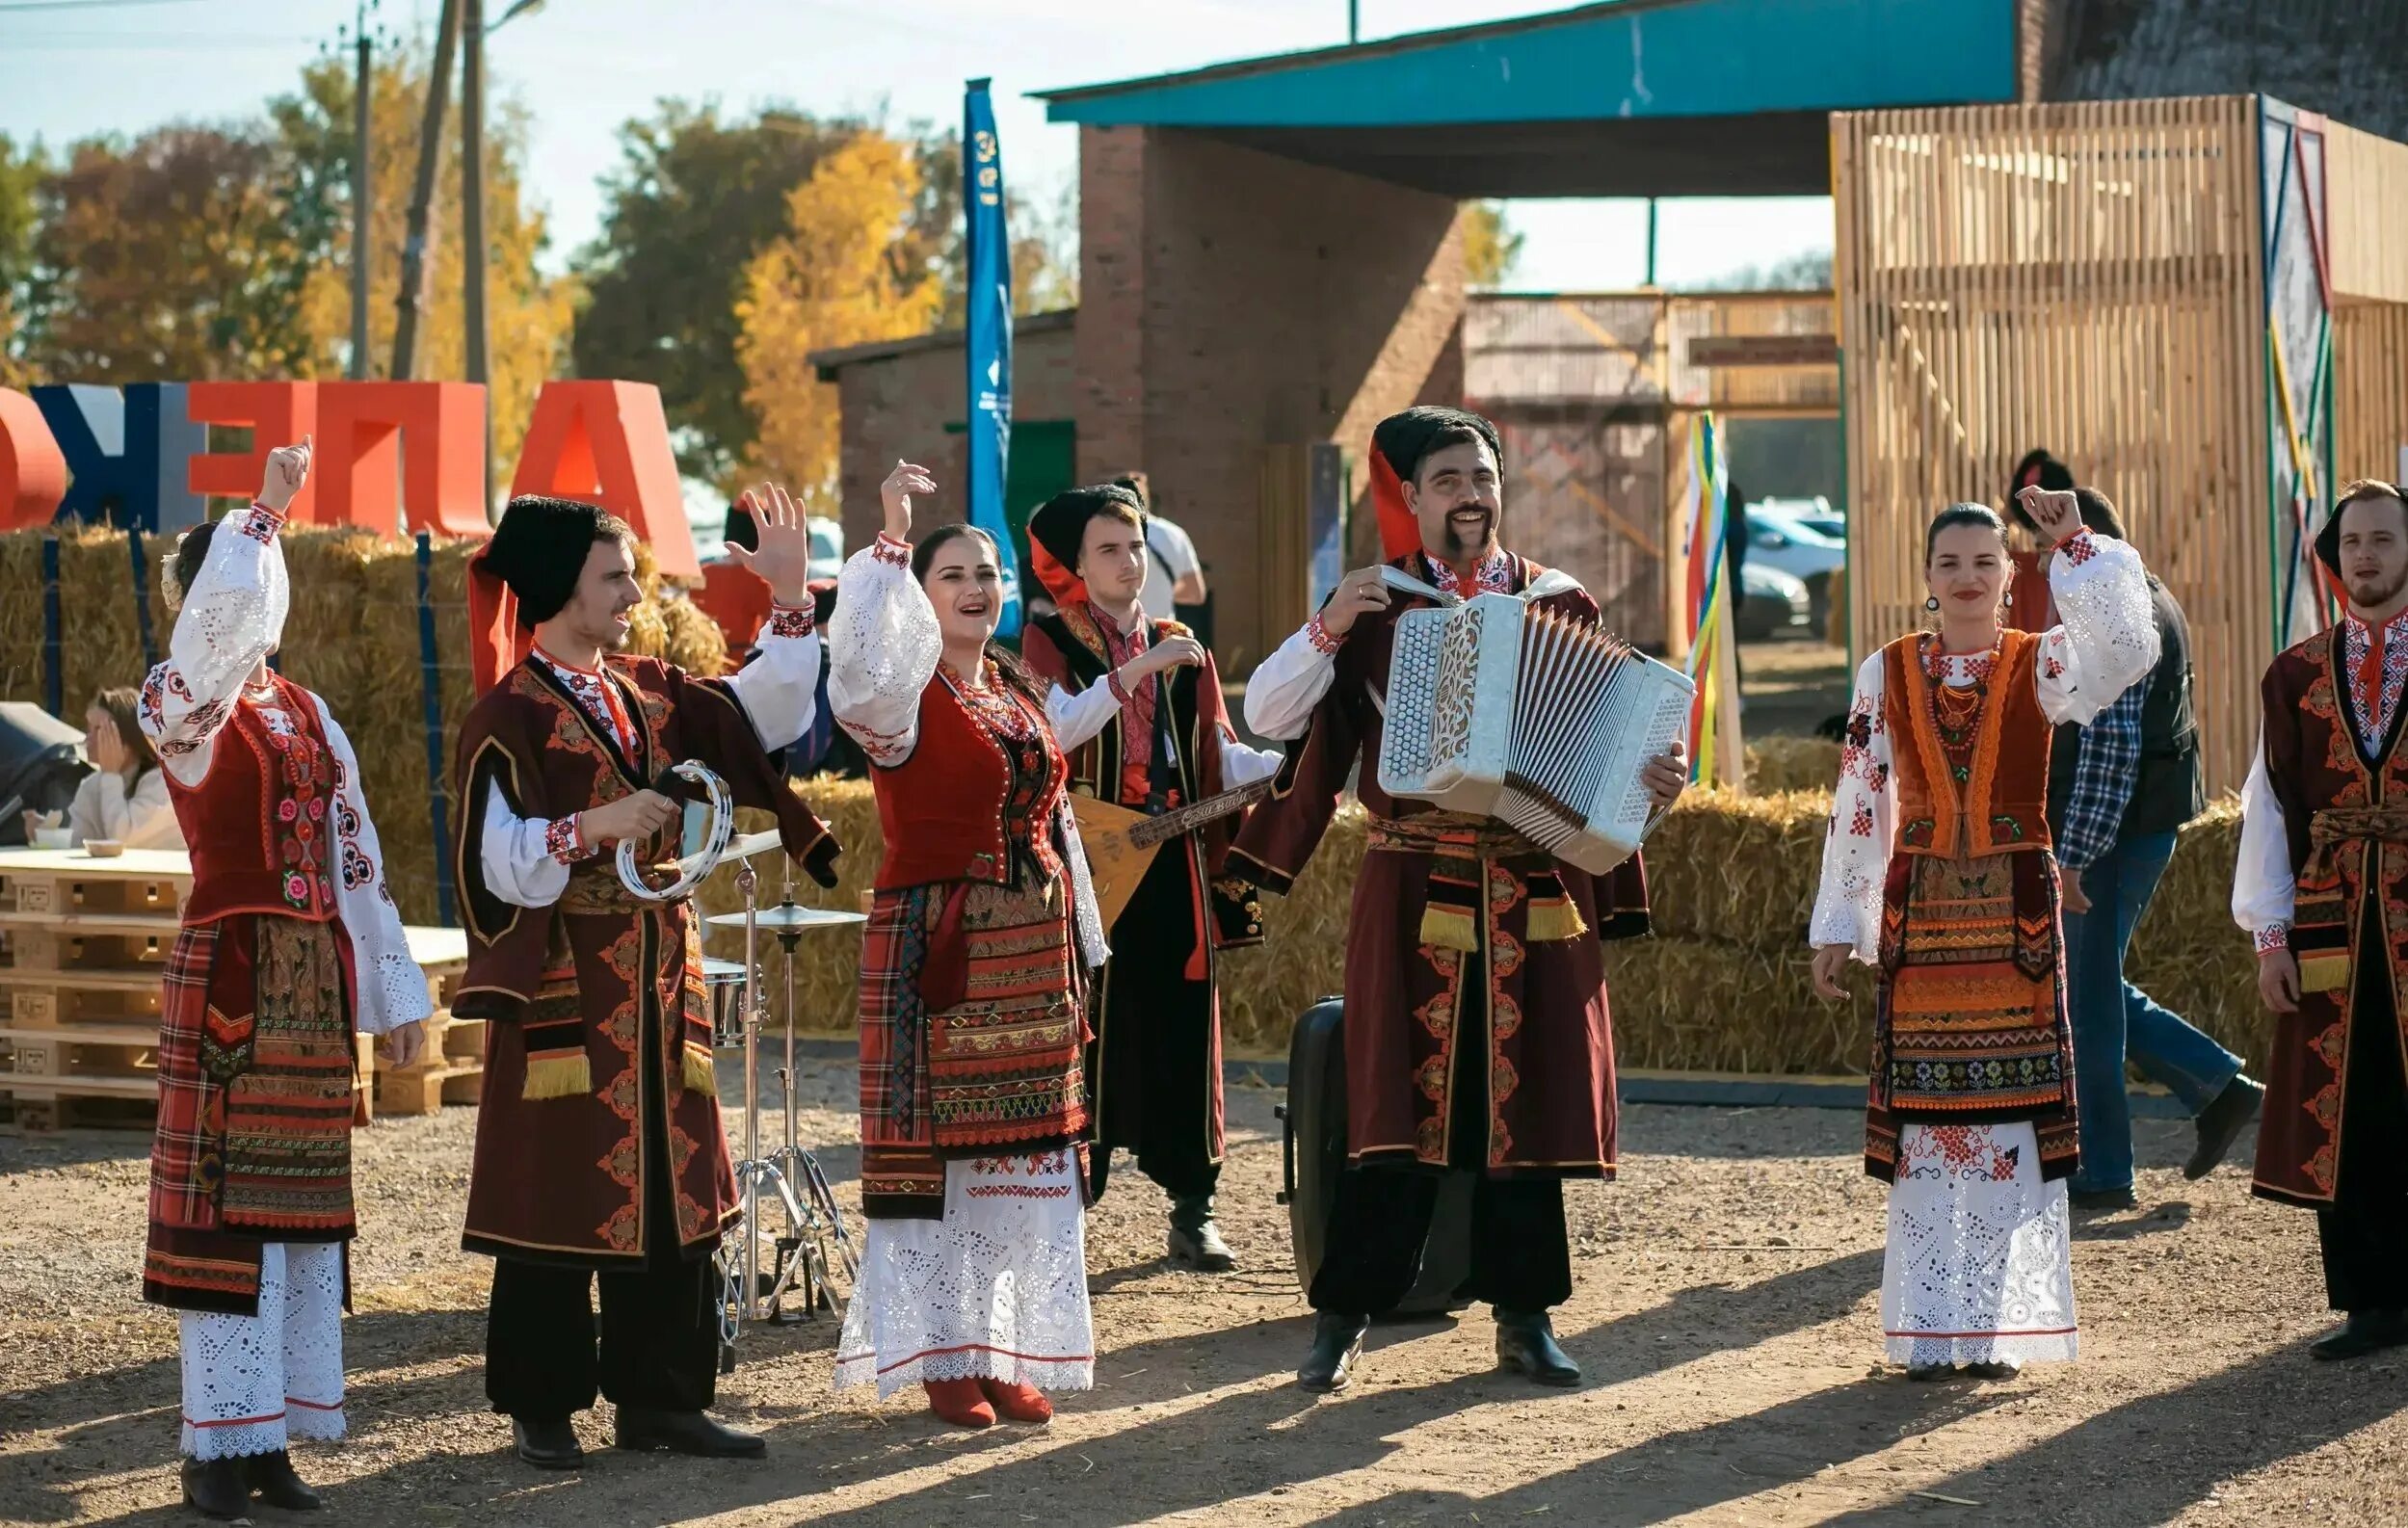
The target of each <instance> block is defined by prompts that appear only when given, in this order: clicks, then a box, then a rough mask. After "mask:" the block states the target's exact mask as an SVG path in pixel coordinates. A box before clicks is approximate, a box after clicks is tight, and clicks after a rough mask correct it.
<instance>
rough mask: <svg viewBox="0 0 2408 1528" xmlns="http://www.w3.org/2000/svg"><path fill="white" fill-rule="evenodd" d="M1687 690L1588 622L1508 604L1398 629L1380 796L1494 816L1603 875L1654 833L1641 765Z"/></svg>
mask: <svg viewBox="0 0 2408 1528" xmlns="http://www.w3.org/2000/svg"><path fill="white" fill-rule="evenodd" d="M1696 693H1697V687H1696V686H1695V685H1694V684H1692V683H1691V682H1690V681H1689V679H1688V677H1687V676H1686V675H1684V674H1682V673H1681V672H1679V671H1678V670H1675V669H1671V668H1667V667H1666V666H1665V665H1663V664H1660V663H1657V662H1656V661H1654V659H1652V658H1650V657H1648V656H1647V655H1646V654H1644V653H1642V652H1640V651H1639V650H1638V649H1637V648H1635V647H1633V646H1631V645H1629V644H1628V643H1627V642H1624V641H1623V640H1622V639H1621V638H1619V637H1616V636H1614V635H1613V634H1612V633H1610V632H1608V631H1606V630H1604V629H1603V628H1602V627H1600V626H1597V625H1595V624H1592V623H1588V622H1583V621H1575V620H1572V619H1567V618H1565V617H1563V616H1561V615H1558V614H1556V613H1555V612H1553V611H1550V610H1547V609H1543V608H1541V607H1538V606H1536V605H1532V604H1529V603H1526V602H1525V601H1524V600H1522V599H1521V598H1518V597H1516V596H1514V595H1511V594H1481V595H1479V596H1477V597H1476V598H1473V599H1471V600H1469V602H1467V603H1465V604H1462V605H1458V606H1454V607H1452V608H1446V609H1438V610H1416V611H1409V612H1407V613H1406V614H1405V615H1403V616H1400V617H1398V618H1397V620H1396V637H1395V646H1394V656H1393V657H1392V659H1391V660H1390V663H1389V676H1388V698H1387V714H1386V719H1385V723H1384V725H1383V727H1382V738H1381V746H1380V788H1381V789H1383V790H1385V791H1387V792H1388V793H1389V795H1391V796H1398V797H1405V798H1410V799H1412V800H1415V801H1425V802H1429V803H1431V804H1435V805H1437V806H1439V807H1441V808H1442V809H1444V810H1447V811H1452V812H1464V813H1468V814H1470V815H1475V816H1481V817H1489V818H1493V819H1495V821H1497V822H1500V823H1502V824H1504V825H1505V826H1506V827H1508V828H1511V829H1513V830H1515V831H1516V832H1518V833H1520V834H1521V835H1522V837H1524V838H1526V839H1528V840H1529V841H1530V842H1531V843H1532V844H1534V845H1536V846H1538V847H1539V848H1541V849H1543V850H1546V851H1547V852H1548V854H1551V855H1553V856H1555V857H1556V858H1558V859H1561V860H1564V861H1565V862H1566V863H1569V864H1573V865H1576V866H1578V867H1579V868H1581V869H1583V870H1586V871H1589V872H1590V873H1592V874H1602V873H1604V872H1605V871H1607V870H1611V869H1612V868H1613V867H1614V866H1615V865H1618V864H1620V863H1621V862H1622V861H1623V860H1625V859H1627V858H1629V857H1630V856H1631V855H1633V854H1635V853H1636V852H1637V851H1638V847H1639V842H1640V840H1641V839H1642V838H1644V837H1646V835H1647V830H1648V829H1649V828H1651V827H1653V826H1654V816H1655V812H1654V803H1653V802H1652V801H1651V800H1650V799H1649V797H1648V794H1647V791H1646V789H1645V787H1644V786H1642V785H1641V784H1640V782H1639V771H1640V770H1641V769H1642V768H1643V767H1644V766H1645V765H1646V764H1647V761H1648V760H1650V759H1652V758H1654V757H1655V756H1656V755H1657V754H1660V753H1662V752H1663V751H1665V750H1666V749H1668V748H1670V747H1671V746H1672V744H1673V740H1674V739H1676V738H1680V737H1682V736H1683V735H1684V734H1685V733H1686V732H1687V730H1688V724H1689V711H1690V703H1691V700H1692V699H1693V698H1694V697H1695V695H1696Z"/></svg>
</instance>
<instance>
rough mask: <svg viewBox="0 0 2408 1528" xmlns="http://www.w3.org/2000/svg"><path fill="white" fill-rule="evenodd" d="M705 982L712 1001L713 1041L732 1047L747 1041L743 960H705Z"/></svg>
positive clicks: (727, 1048) (703, 965) (722, 1046)
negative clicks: (745, 1033)
mask: <svg viewBox="0 0 2408 1528" xmlns="http://www.w3.org/2000/svg"><path fill="white" fill-rule="evenodd" d="M702 985H703V987H704V988H706V989H707V990H708V991H709V994H710V1004H711V1045H712V1047H713V1048H715V1049H719V1050H731V1049H734V1048H736V1047H738V1046H740V1045H742V1044H743V1043H744V962H742V961H716V960H710V959H705V960H704V961H703V962H702Z"/></svg>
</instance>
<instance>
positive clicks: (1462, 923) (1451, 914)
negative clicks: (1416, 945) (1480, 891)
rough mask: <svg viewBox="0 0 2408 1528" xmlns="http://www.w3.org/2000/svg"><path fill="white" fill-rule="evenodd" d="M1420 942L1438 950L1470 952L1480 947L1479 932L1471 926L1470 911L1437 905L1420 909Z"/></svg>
mask: <svg viewBox="0 0 2408 1528" xmlns="http://www.w3.org/2000/svg"><path fill="white" fill-rule="evenodd" d="M1421 942H1422V943H1424V944H1426V945H1429V946H1431V947H1432V948H1433V949H1440V950H1465V951H1470V950H1476V949H1478V948H1479V947H1480V938H1479V932H1478V931H1477V930H1476V929H1474V928H1473V927H1472V926H1471V912H1470V910H1469V909H1466V908H1447V907H1441V906H1440V905H1438V904H1437V903H1431V904H1430V905H1429V906H1427V907H1425V908H1423V909H1421Z"/></svg>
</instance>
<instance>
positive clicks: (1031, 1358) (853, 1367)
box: [835, 595, 1096, 1400]
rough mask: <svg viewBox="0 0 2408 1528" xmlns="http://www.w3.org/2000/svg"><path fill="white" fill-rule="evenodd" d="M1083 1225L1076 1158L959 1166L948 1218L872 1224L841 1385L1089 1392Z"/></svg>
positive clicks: (848, 1314) (949, 1187) (851, 1310)
mask: <svg viewBox="0 0 2408 1528" xmlns="http://www.w3.org/2000/svg"><path fill="white" fill-rule="evenodd" d="M842 608H843V607H842V596H841V595H839V596H838V609H839V610H841V609H842ZM1086 1222H1087V1215H1086V1211H1085V1209H1084V1208H1083V1207H1082V1205H1081V1202H1080V1198H1079V1186H1078V1167H1077V1159H1076V1157H1075V1156H1074V1154H1073V1153H1072V1152H1070V1151H1068V1150H1062V1151H1047V1152H1042V1153H1040V1154H1038V1155H1035V1156H1010V1157H978V1158H974V1159H971V1160H968V1161H958V1162H948V1163H947V1164H945V1208H944V1218H943V1219H942V1220H936V1221H928V1220H874V1221H871V1222H870V1223H869V1234H868V1236H867V1238H866V1240H865V1242H864V1245H863V1248H862V1251H861V1277H860V1281H859V1282H858V1283H856V1284H855V1285H854V1290H853V1300H852V1303H851V1304H849V1305H847V1306H846V1307H845V1313H844V1334H843V1335H842V1336H841V1337H840V1338H838V1339H837V1343H836V1372H835V1387H836V1388H837V1389H839V1390H842V1389H846V1388H849V1387H851V1386H853V1385H859V1384H869V1383H876V1384H877V1386H878V1396H879V1399H881V1400H884V1399H886V1397H888V1396H890V1395H893V1394H894V1393H895V1392H896V1391H898V1390H902V1389H905V1388H908V1387H909V1386H911V1385H914V1384H918V1383H922V1382H924V1381H928V1380H961V1379H969V1378H972V1377H978V1378H984V1379H992V1380H1000V1381H1003V1382H1005V1383H1018V1384H1033V1385H1035V1386H1036V1387H1037V1388H1038V1389H1040V1390H1048V1391H1064V1390H1084V1389H1086V1388H1088V1387H1089V1386H1090V1385H1092V1384H1093V1383H1095V1367H1096V1365H1095V1325H1094V1321H1093V1318H1092V1315H1091V1313H1090V1309H1089V1305H1088V1301H1087V1253H1086V1248H1085V1234H1086Z"/></svg>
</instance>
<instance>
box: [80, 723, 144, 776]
mask: <svg viewBox="0 0 2408 1528" xmlns="http://www.w3.org/2000/svg"><path fill="white" fill-rule="evenodd" d="M84 752H85V754H86V755H87V756H88V757H90V758H91V760H92V767H93V768H94V769H96V770H98V771H99V772H100V773H101V774H103V775H122V774H124V773H125V767H126V766H127V765H129V764H131V763H133V762H134V754H133V751H132V750H131V749H128V748H127V747H126V746H125V739H124V738H122V737H120V736H119V735H118V729H117V718H115V717H112V716H103V717H101V718H100V720H99V721H98V722H97V723H95V724H93V728H92V730H91V731H89V732H86V733H85V734H84Z"/></svg>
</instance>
